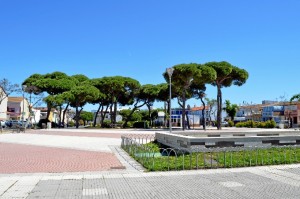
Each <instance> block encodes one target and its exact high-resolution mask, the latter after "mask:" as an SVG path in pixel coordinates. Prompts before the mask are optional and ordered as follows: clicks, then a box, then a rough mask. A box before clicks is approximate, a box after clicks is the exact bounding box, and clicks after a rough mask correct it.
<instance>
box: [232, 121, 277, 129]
mask: <svg viewBox="0 0 300 199" xmlns="http://www.w3.org/2000/svg"><path fill="white" fill-rule="evenodd" d="M235 126H236V127H247V128H275V127H276V122H275V121H274V120H268V121H265V122H255V121H252V120H249V121H246V122H238V123H237V124H236V125H235Z"/></svg>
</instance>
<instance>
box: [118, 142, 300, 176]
mask: <svg viewBox="0 0 300 199" xmlns="http://www.w3.org/2000/svg"><path fill="white" fill-rule="evenodd" d="M133 149H134V150H133ZM124 150H126V151H127V152H128V153H129V154H130V155H131V156H132V157H134V159H135V160H137V161H138V162H140V163H141V164H142V165H143V166H144V167H145V168H147V169H148V170H149V171H168V170H191V169H206V168H235V167H252V166H262V165H278V164H293V163H299V162H300V148H298V147H278V148H277V147H272V148H268V149H259V148H252V149H245V150H240V151H229V150H228V151H212V152H194V153H191V154H187V153H184V152H181V151H180V150H174V149H162V148H160V147H159V145H158V144H157V143H155V142H151V143H148V144H145V145H141V146H139V145H132V146H131V147H128V146H126V147H124ZM171 151H172V152H173V153H171ZM175 153H176V155H175Z"/></svg>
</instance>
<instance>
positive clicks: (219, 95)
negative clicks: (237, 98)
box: [217, 84, 222, 130]
mask: <svg viewBox="0 0 300 199" xmlns="http://www.w3.org/2000/svg"><path fill="white" fill-rule="evenodd" d="M217 88H218V96H217V103H218V111H217V128H218V130H221V129H222V127H221V121H222V91H221V85H219V84H217Z"/></svg>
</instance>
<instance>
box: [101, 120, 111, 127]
mask: <svg viewBox="0 0 300 199" xmlns="http://www.w3.org/2000/svg"><path fill="white" fill-rule="evenodd" d="M101 127H102V128H111V121H110V120H104V121H103V124H102V126H101Z"/></svg>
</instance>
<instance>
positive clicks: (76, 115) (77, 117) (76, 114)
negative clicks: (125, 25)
mask: <svg viewBox="0 0 300 199" xmlns="http://www.w3.org/2000/svg"><path fill="white" fill-rule="evenodd" d="M75 119H76V128H77V129H78V127H79V121H78V120H79V111H78V106H77V105H76V112H75Z"/></svg>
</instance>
